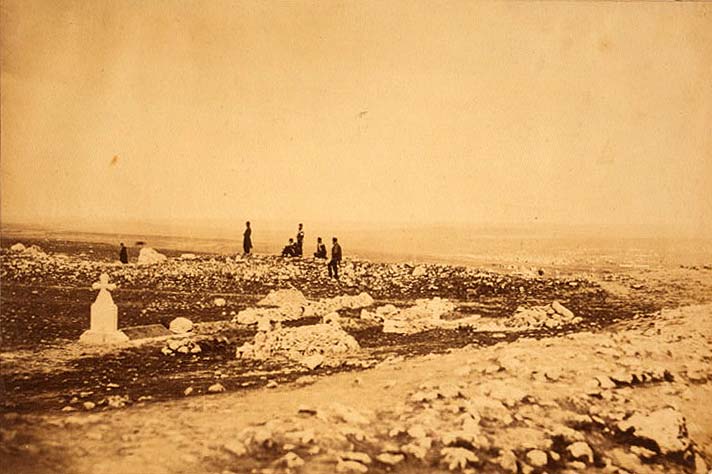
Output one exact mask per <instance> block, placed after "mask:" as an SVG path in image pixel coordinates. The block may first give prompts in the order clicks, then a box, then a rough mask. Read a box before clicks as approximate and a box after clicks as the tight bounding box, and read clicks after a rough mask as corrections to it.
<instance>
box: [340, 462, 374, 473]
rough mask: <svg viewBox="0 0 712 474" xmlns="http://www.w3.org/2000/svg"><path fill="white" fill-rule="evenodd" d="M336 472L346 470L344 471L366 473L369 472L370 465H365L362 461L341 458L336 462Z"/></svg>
mask: <svg viewBox="0 0 712 474" xmlns="http://www.w3.org/2000/svg"><path fill="white" fill-rule="evenodd" d="M336 472H344V473H350V472H353V473H365V472H368V467H366V466H364V465H363V464H361V463H360V462H357V461H348V460H343V459H339V462H338V463H337V464H336Z"/></svg>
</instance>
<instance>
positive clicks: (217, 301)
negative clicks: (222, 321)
mask: <svg viewBox="0 0 712 474" xmlns="http://www.w3.org/2000/svg"><path fill="white" fill-rule="evenodd" d="M213 304H214V305H215V306H217V307H218V308H221V307H223V306H225V305H226V304H227V301H225V298H215V299H214V300H213Z"/></svg>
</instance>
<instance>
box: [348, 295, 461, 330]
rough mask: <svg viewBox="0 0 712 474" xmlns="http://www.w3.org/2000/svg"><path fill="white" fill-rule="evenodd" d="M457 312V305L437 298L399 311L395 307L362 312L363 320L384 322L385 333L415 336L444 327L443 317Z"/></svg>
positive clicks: (418, 300)
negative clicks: (418, 333) (414, 334)
mask: <svg viewBox="0 0 712 474" xmlns="http://www.w3.org/2000/svg"><path fill="white" fill-rule="evenodd" d="M454 310H455V304H454V303H452V302H451V301H448V300H447V299H442V298H439V297H435V298H432V299H428V298H421V299H417V300H415V305H413V306H410V307H407V308H402V309H398V308H396V307H395V306H393V305H385V306H380V307H378V308H376V310H375V311H368V310H365V309H364V310H362V311H361V319H367V320H375V321H383V332H386V333H397V334H413V333H417V332H422V331H427V330H429V329H433V328H436V327H442V323H443V321H442V320H441V319H440V318H441V317H442V316H444V315H446V314H448V313H451V312H452V311H454Z"/></svg>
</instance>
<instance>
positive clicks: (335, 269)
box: [328, 237, 341, 280]
mask: <svg viewBox="0 0 712 474" xmlns="http://www.w3.org/2000/svg"><path fill="white" fill-rule="evenodd" d="M331 241H332V242H333V243H334V245H332V247H331V260H330V261H329V265H328V268H329V277H332V276H333V277H334V278H336V279H337V280H338V279H339V264H341V245H339V242H338V239H337V238H336V237H334V238H332V239H331ZM332 273H333V274H332Z"/></svg>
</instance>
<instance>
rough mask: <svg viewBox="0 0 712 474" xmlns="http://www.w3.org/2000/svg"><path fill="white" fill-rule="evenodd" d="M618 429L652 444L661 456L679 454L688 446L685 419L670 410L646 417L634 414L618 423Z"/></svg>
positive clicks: (675, 411) (662, 410)
mask: <svg viewBox="0 0 712 474" xmlns="http://www.w3.org/2000/svg"><path fill="white" fill-rule="evenodd" d="M618 429H619V430H621V431H623V432H630V433H632V434H633V436H635V437H636V438H639V439H641V440H644V441H650V442H652V443H654V445H655V446H656V447H657V448H658V451H659V452H660V453H662V454H671V453H679V452H682V451H684V450H686V449H687V448H688V447H689V446H690V439H689V438H688V434H687V426H686V424H685V418H684V417H683V416H682V414H680V412H678V411H677V410H675V409H672V408H663V409H661V410H657V411H654V412H651V413H649V414H647V415H644V414H641V413H635V414H633V415H632V416H631V417H629V418H628V419H625V420H623V421H621V422H620V423H618Z"/></svg>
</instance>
